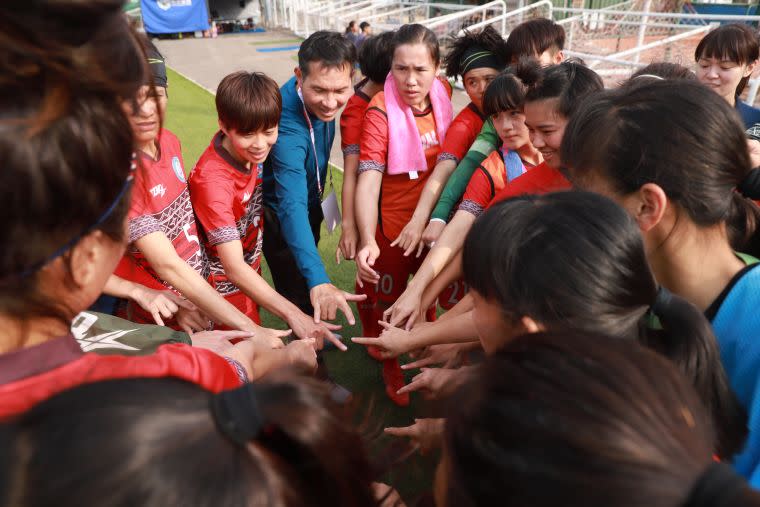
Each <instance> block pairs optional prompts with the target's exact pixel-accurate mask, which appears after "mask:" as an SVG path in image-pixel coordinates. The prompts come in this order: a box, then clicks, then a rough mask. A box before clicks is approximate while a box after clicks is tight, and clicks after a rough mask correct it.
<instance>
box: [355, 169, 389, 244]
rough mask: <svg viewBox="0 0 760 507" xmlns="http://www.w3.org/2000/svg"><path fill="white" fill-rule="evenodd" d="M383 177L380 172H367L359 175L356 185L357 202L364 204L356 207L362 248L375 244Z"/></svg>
mask: <svg viewBox="0 0 760 507" xmlns="http://www.w3.org/2000/svg"><path fill="white" fill-rule="evenodd" d="M382 177H383V175H382V173H380V172H377V171H365V172H363V173H362V174H360V175H359V178H358V181H357V184H356V202H357V203H362V205H361V206H356V226H357V228H358V230H359V237H360V239H361V244H362V246H366V245H369V244H373V243H374V242H375V230H376V229H377V202H378V199H379V198H380V184H381V183H382Z"/></svg>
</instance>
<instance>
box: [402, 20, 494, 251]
mask: <svg viewBox="0 0 760 507" xmlns="http://www.w3.org/2000/svg"><path fill="white" fill-rule="evenodd" d="M507 59H508V55H507V49H506V42H505V41H504V38H503V37H502V36H501V35H500V34H499V33H498V32H496V30H495V29H494V28H493V27H491V26H487V27H486V28H484V29H483V30H481V31H479V32H474V33H472V32H469V31H465V33H464V35H462V36H461V37H457V38H455V39H454V40H453V41H452V42H451V44H450V45H449V48H448V52H447V53H446V56H445V58H444V59H443V67H444V68H445V69H446V75H447V76H448V77H449V78H450V79H456V78H458V77H461V78H462V84H463V85H464V91H465V92H467V96H468V97H469V98H470V103H469V104H468V105H467V106H466V107H465V108H464V109H462V111H461V112H460V113H459V114H458V115H457V116H456V118H454V121H452V122H451V125H450V126H449V129H448V131H447V132H446V139H444V141H443V145H442V146H441V153H440V154H439V155H438V160H437V162H436V166H435V169H434V170H433V174H431V175H430V178H429V179H428V181H427V183H425V188H424V189H423V190H422V194H421V195H420V199H419V202H418V203H417V207H416V208H415V210H414V213H413V214H412V218H411V220H410V221H409V223H408V224H406V225H405V226H404V229H403V230H402V231H401V234H399V236H398V237H397V238H396V239H394V241H393V243H391V245H392V246H398V247H400V248H402V249H403V250H404V255H405V256H408V255H412V254H414V252H415V250H416V252H417V254H416V255H417V257H419V256H420V254H421V253H422V250H423V248H424V247H425V243H424V242H422V241H421V240H422V232H423V230H424V229H425V226H426V225H427V222H428V219H429V218H430V212H431V211H433V206H435V203H436V202H437V201H438V197H439V196H440V195H441V190H443V186H444V185H445V184H446V181H447V180H448V179H449V176H451V173H452V172H454V169H456V166H457V164H458V163H459V161H460V160H461V159H462V157H464V154H465V153H467V150H468V149H469V148H470V146H471V145H472V143H473V141H475V138H476V137H477V135H478V133H479V132H480V129H481V128H482V127H483V122H484V121H485V119H486V117H487V116H488V114H487V113H485V112H484V110H483V96H484V94H485V91H486V88H488V85H489V84H490V83H491V82H492V81H493V80H494V79H495V78H496V76H497V75H498V74H499V72H500V71H502V70H503V69H504V67H506V65H507Z"/></svg>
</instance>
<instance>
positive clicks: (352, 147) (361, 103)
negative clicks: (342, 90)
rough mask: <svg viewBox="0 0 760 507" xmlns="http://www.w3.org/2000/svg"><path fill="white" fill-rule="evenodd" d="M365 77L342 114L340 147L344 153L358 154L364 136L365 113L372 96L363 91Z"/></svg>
mask: <svg viewBox="0 0 760 507" xmlns="http://www.w3.org/2000/svg"><path fill="white" fill-rule="evenodd" d="M366 82H367V80H366V79H365V80H364V81H362V82H361V83H359V84H358V85H356V87H355V88H354V90H355V92H354V94H353V95H351V98H350V99H348V102H347V103H346V107H345V108H344V109H343V112H342V113H341V115H340V148H341V150H342V151H343V154H344V155H350V154H354V155H358V154H359V142H360V140H361V136H362V123H363V122H364V113H365V112H366V111H367V106H368V105H369V101H370V98H369V97H368V96H367V95H366V94H365V93H364V92H363V91H361V87H362V85H364V83H366Z"/></svg>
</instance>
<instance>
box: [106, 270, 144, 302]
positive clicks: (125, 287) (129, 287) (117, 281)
mask: <svg viewBox="0 0 760 507" xmlns="http://www.w3.org/2000/svg"><path fill="white" fill-rule="evenodd" d="M136 288H137V284H136V283H134V282H130V281H129V280H125V279H123V278H121V277H118V276H116V275H111V276H109V277H108V280H106V284H105V286H104V287H103V293H104V294H108V295H109V296H114V297H117V298H125V299H131V298H132V294H133V292H134V290H135V289H136Z"/></svg>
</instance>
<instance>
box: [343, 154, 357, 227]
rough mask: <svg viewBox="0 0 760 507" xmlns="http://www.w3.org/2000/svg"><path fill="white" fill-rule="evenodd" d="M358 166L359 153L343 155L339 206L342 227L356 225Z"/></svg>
mask: <svg viewBox="0 0 760 507" xmlns="http://www.w3.org/2000/svg"><path fill="white" fill-rule="evenodd" d="M357 167H359V155H356V154H353V153H352V154H349V155H344V156H343V190H342V191H341V196H340V200H341V206H342V212H343V214H342V218H343V224H342V225H343V227H356V215H355V211H354V209H355V208H354V200H355V198H356V178H357V176H356V169H357Z"/></svg>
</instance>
